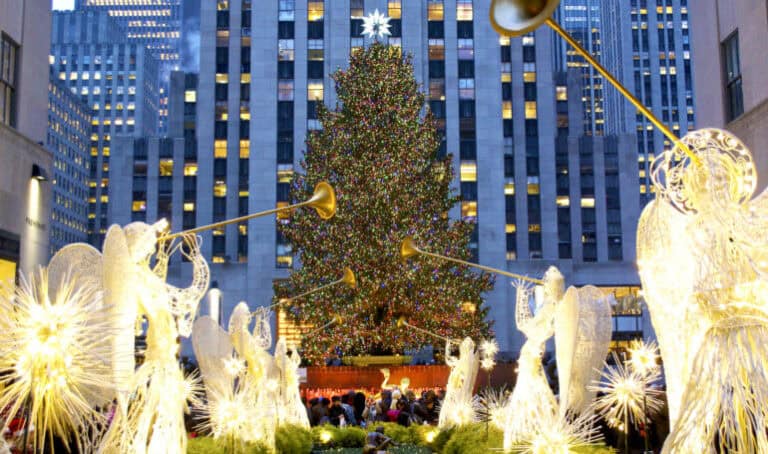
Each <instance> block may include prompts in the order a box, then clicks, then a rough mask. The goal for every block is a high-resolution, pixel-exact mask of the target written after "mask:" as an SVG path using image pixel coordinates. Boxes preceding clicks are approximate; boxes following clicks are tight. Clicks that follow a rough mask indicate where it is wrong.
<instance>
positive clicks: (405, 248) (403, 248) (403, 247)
mask: <svg viewBox="0 0 768 454" xmlns="http://www.w3.org/2000/svg"><path fill="white" fill-rule="evenodd" d="M418 254H421V255H426V256H428V257H434V258H437V259H440V260H445V261H448V262H453V263H458V264H460V265H464V266H469V267H472V268H478V269H481V270H483V271H488V272H489V273H494V274H501V275H502V276H508V277H513V278H516V279H522V280H524V281H528V282H533V283H534V284H539V285H542V284H544V281H542V280H541V279H534V278H532V277H528V276H524V275H522V274H517V273H511V272H509V271H504V270H500V269H497V268H491V267H490V266H485V265H480V264H477V263H472V262H466V261H464V260H460V259H455V258H453V257H447V256H445V255H440V254H434V253H432V252H427V251H424V250H421V249H419V248H418V247H417V246H416V243H414V241H413V238H412V237H410V236H408V237H406V238H405V239H404V240H403V242H402V243H401V244H400V256H401V257H402V258H404V259H407V258H409V257H413V256H414V255H418Z"/></svg>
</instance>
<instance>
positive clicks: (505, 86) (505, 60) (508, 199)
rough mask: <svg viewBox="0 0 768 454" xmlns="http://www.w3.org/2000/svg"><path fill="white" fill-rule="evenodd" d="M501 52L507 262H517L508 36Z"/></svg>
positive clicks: (503, 41)
mask: <svg viewBox="0 0 768 454" xmlns="http://www.w3.org/2000/svg"><path fill="white" fill-rule="evenodd" d="M499 49H500V51H501V118H502V124H503V128H502V134H503V136H504V215H505V223H506V225H505V227H504V232H505V235H506V244H507V246H506V251H507V260H517V214H516V212H515V209H516V204H515V141H514V137H513V136H514V127H513V124H512V49H511V46H510V40H509V37H507V36H501V37H499Z"/></svg>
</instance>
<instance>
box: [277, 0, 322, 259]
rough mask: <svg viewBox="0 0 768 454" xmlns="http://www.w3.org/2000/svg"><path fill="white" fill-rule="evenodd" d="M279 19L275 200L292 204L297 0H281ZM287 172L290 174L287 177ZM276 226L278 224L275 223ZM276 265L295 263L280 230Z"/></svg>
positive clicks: (310, 8)
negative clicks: (291, 182) (291, 179)
mask: <svg viewBox="0 0 768 454" xmlns="http://www.w3.org/2000/svg"><path fill="white" fill-rule="evenodd" d="M279 7H280V8H279V13H278V14H279V17H278V19H279V22H278V40H279V41H278V47H279V52H278V57H277V58H278V62H277V73H278V74H277V77H278V81H277V168H276V172H277V183H276V185H277V187H276V197H275V202H276V205H277V206H278V207H282V206H286V205H288V204H289V198H290V195H289V190H290V177H291V176H292V173H293V110H294V109H293V103H294V99H295V93H294V77H295V75H294V61H295V51H294V50H295V47H296V46H295V24H296V22H295V2H294V1H293V0H281V1H280V3H279ZM315 12H316V5H315V2H310V3H309V4H308V17H309V16H312V15H313V14H315ZM286 173H287V174H288V175H289V177H288V179H287V180H286V178H285V175H286ZM277 222H278V223H287V222H289V217H288V216H287V215H285V214H279V215H278V216H277ZM275 228H276V229H277V227H275ZM275 247H276V258H275V266H276V267H278V268H290V267H291V266H292V265H293V254H292V250H291V246H290V244H289V243H288V241H287V240H286V239H285V238H284V237H283V235H282V234H281V233H280V231H279V230H277V232H276V245H275Z"/></svg>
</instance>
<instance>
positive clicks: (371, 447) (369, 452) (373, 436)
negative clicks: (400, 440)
mask: <svg viewBox="0 0 768 454" xmlns="http://www.w3.org/2000/svg"><path fill="white" fill-rule="evenodd" d="M389 445H393V446H396V444H395V442H394V441H393V440H392V439H391V438H389V437H387V436H386V435H384V427H383V426H379V427H377V428H376V430H375V431H373V432H368V435H367V436H366V437H365V447H364V448H363V454H375V453H379V452H386V449H387V447H388V446H389Z"/></svg>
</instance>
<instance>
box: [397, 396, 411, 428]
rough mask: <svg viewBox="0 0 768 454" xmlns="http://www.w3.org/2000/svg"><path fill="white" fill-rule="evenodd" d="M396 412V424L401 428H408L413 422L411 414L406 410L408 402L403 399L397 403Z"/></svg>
mask: <svg viewBox="0 0 768 454" xmlns="http://www.w3.org/2000/svg"><path fill="white" fill-rule="evenodd" d="M397 410H399V411H400V412H399V413H398V414H397V421H396V422H397V423H398V424H400V425H401V426H405V427H408V426H410V425H411V422H412V420H413V418H412V414H411V412H410V410H409V408H408V400H406V399H405V398H403V399H400V400H398V401H397Z"/></svg>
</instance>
